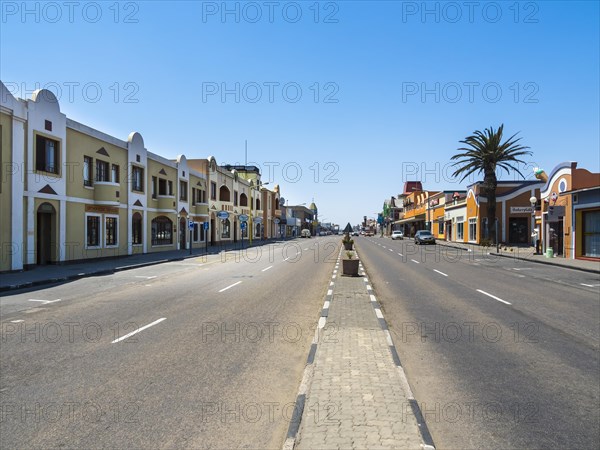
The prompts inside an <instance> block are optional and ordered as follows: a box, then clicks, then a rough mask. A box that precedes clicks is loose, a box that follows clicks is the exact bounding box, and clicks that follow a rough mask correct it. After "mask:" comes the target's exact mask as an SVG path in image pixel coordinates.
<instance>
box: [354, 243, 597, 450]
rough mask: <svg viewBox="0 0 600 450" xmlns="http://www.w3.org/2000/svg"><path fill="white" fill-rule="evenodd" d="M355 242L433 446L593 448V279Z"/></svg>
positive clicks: (406, 246)
mask: <svg viewBox="0 0 600 450" xmlns="http://www.w3.org/2000/svg"><path fill="white" fill-rule="evenodd" d="M355 242H356V246H357V249H358V251H359V253H360V255H361V258H362V260H363V264H364V265H365V267H366V271H367V273H368V275H369V277H370V280H371V281H372V283H373V287H374V289H375V291H376V294H377V298H378V299H379V300H380V302H381V303H382V306H383V309H384V315H385V317H386V319H387V321H388V323H389V326H390V331H391V332H392V336H393V339H394V342H395V344H396V346H397V348H398V353H399V355H400V359H401V362H402V365H403V366H404V368H405V371H406V373H407V376H408V380H409V382H410V384H411V387H412V389H413V392H414V395H415V397H416V399H417V401H418V402H419V404H420V406H421V410H422V412H423V414H424V416H425V418H426V420H427V424H428V426H429V429H430V431H431V434H432V436H433V439H434V442H435V444H436V447H437V448H441V449H442V448H449V449H458V448H461V449H471V448H498V449H500V448H501V449H507V448H519V449H520V448H560V449H564V448H597V446H598V443H599V442H600V414H599V411H600V406H599V405H600V363H599V348H600V279H599V278H600V277H599V276H598V275H594V274H590V273H585V272H580V271H575V270H570V269H563V268H559V267H553V266H546V265H541V264H535V263H528V262H523V261H520V260H513V259H508V258H498V257H496V258H493V257H490V256H488V255H485V254H472V253H467V252H464V251H461V250H456V249H451V248H448V247H442V246H440V245H436V246H428V247H425V246H415V245H414V244H413V243H412V241H408V240H403V241H392V240H390V239H386V238H379V237H373V238H364V237H361V238H357V239H355Z"/></svg>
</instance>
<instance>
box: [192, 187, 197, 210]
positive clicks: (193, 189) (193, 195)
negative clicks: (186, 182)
mask: <svg viewBox="0 0 600 450" xmlns="http://www.w3.org/2000/svg"><path fill="white" fill-rule="evenodd" d="M195 204H196V188H192V206H194V205H195Z"/></svg>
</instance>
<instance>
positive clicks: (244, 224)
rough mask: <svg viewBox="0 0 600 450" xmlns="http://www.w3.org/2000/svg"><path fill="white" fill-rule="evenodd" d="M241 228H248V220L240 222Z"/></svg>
mask: <svg viewBox="0 0 600 450" xmlns="http://www.w3.org/2000/svg"><path fill="white" fill-rule="evenodd" d="M240 228H241V229H242V230H245V229H246V222H240Z"/></svg>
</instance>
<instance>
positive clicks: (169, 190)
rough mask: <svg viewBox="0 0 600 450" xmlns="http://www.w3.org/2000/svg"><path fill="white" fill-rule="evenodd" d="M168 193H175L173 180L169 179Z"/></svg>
mask: <svg viewBox="0 0 600 450" xmlns="http://www.w3.org/2000/svg"><path fill="white" fill-rule="evenodd" d="M167 187H168V188H169V189H168V195H173V182H172V181H171V180H169V181H167Z"/></svg>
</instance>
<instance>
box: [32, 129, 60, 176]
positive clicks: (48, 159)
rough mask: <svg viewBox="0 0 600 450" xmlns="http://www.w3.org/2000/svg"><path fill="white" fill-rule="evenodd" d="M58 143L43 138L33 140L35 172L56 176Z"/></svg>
mask: <svg viewBox="0 0 600 450" xmlns="http://www.w3.org/2000/svg"><path fill="white" fill-rule="evenodd" d="M58 147H59V145H58V141H55V140H53V139H48V138H46V137H44V136H39V135H38V136H36V139H35V170H40V171H42V172H50V173H55V174H58V173H59V172H58V167H59V161H58V157H59V154H58Z"/></svg>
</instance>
